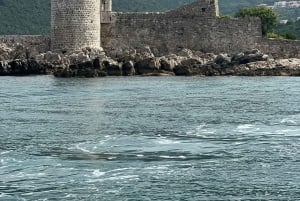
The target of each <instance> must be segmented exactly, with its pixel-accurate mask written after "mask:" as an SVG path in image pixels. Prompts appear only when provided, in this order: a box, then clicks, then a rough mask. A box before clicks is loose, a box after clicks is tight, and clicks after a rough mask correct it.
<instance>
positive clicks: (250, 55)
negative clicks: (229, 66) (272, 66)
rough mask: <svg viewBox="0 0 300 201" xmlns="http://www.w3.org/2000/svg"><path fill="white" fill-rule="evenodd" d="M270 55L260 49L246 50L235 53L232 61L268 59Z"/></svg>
mask: <svg viewBox="0 0 300 201" xmlns="http://www.w3.org/2000/svg"><path fill="white" fill-rule="evenodd" d="M268 58H269V57H268V55H265V54H263V53H262V52H260V51H259V50H257V49H255V50H251V51H245V52H241V53H238V54H235V55H234V56H233V57H232V63H234V64H247V63H251V62H256V61H267V60H268Z"/></svg>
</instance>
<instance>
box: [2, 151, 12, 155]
mask: <svg viewBox="0 0 300 201" xmlns="http://www.w3.org/2000/svg"><path fill="white" fill-rule="evenodd" d="M9 152H10V151H3V152H1V153H0V155H4V154H8V153H9Z"/></svg>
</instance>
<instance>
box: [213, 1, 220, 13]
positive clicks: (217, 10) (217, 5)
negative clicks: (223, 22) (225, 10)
mask: <svg viewBox="0 0 300 201" xmlns="http://www.w3.org/2000/svg"><path fill="white" fill-rule="evenodd" d="M214 1H215V7H216V16H220V10H219V0H214Z"/></svg>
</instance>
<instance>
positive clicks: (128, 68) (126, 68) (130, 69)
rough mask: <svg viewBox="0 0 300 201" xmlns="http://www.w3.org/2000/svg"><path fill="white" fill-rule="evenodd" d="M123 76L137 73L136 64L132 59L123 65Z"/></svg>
mask: <svg viewBox="0 0 300 201" xmlns="http://www.w3.org/2000/svg"><path fill="white" fill-rule="evenodd" d="M122 71H123V76H131V75H134V74H135V69H134V64H133V62H132V61H127V62H125V63H123V65H122Z"/></svg>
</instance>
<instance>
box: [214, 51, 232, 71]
mask: <svg viewBox="0 0 300 201" xmlns="http://www.w3.org/2000/svg"><path fill="white" fill-rule="evenodd" d="M214 62H215V63H216V64H218V65H219V66H220V67H221V68H226V67H227V66H228V65H230V64H231V57H230V56H228V54H219V55H218V56H217V57H216V58H215V60H214Z"/></svg>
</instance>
